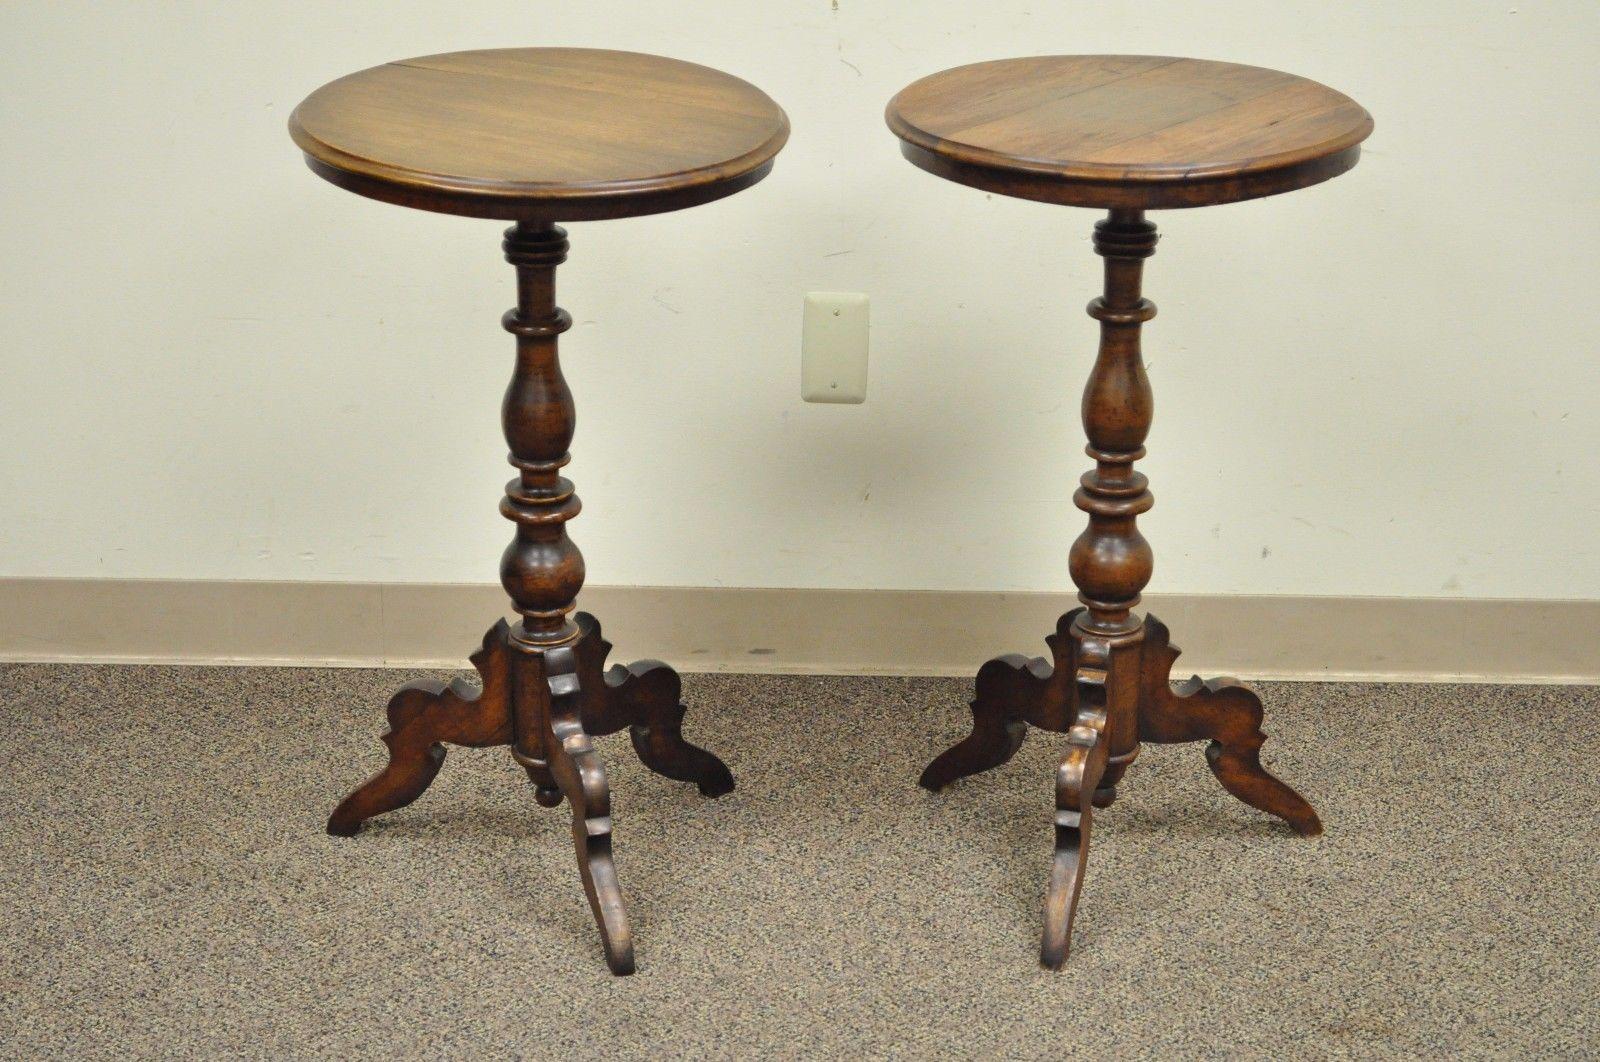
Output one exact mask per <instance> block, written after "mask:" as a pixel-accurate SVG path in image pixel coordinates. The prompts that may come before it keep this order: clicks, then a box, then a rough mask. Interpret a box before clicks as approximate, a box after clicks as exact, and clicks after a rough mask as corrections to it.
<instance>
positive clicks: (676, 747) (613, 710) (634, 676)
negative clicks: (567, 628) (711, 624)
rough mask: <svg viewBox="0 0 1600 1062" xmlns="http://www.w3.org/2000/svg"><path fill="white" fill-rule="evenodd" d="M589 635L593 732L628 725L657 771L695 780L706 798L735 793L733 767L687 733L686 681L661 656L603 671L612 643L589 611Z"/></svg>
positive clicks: (587, 712)
mask: <svg viewBox="0 0 1600 1062" xmlns="http://www.w3.org/2000/svg"><path fill="white" fill-rule="evenodd" d="M577 622H578V626H579V627H580V628H582V629H583V631H584V636H583V641H582V644H581V646H580V647H579V650H578V651H579V654H580V660H579V672H580V676H581V680H582V682H583V683H584V685H585V687H586V688H585V690H584V694H583V701H584V706H583V725H584V728H585V729H586V730H588V731H589V733H590V734H592V735H594V736H597V737H598V736H601V735H605V734H614V733H616V732H617V731H618V730H621V729H623V728H624V727H626V728H628V736H629V737H630V738H632V739H633V748H634V751H635V752H637V753H638V754H639V759H640V760H642V761H644V765H645V766H646V767H648V768H650V769H651V770H652V771H654V772H656V773H657V774H659V775H663V776H664V777H667V778H671V779H673V780H675V781H679V782H693V783H694V784H695V785H696V787H698V788H699V790H700V792H701V794H702V795H704V796H708V797H720V796H724V795H726V794H728V793H731V792H733V773H732V772H731V771H729V770H728V765H727V764H725V763H723V762H722V761H721V760H720V759H718V758H717V757H716V756H714V755H713V754H712V753H710V752H707V751H706V750H705V749H703V748H701V747H700V746H698V745H692V744H690V743H689V742H688V741H687V740H685V739H684V736H683V717H684V714H685V713H686V712H687V711H688V709H687V708H686V707H685V706H684V704H683V701H682V697H683V680H682V679H681V678H679V677H678V673H677V672H676V671H674V670H673V669H672V668H671V667H669V666H668V665H666V664H664V663H662V662H661V661H659V660H639V661H636V662H635V663H632V664H629V665H627V666H626V667H624V666H622V665H621V664H615V665H613V666H612V667H611V668H610V669H609V670H606V671H605V672H604V674H602V670H601V669H602V668H604V667H605V659H606V657H607V656H608V655H609V654H610V652H611V643H610V642H608V641H606V640H605V639H604V638H603V637H601V634H600V621H599V620H597V619H595V618H594V617H593V616H591V615H589V614H588V613H587V612H580V613H578V616H577Z"/></svg>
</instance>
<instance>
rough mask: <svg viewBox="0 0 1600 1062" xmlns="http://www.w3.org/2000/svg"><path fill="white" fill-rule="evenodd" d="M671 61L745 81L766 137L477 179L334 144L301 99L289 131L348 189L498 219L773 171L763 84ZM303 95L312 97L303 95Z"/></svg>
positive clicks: (654, 208) (692, 191) (315, 167)
mask: <svg viewBox="0 0 1600 1062" xmlns="http://www.w3.org/2000/svg"><path fill="white" fill-rule="evenodd" d="M477 50H480V51H514V50H519V49H509V48H507V49H477ZM583 50H586V51H596V52H611V53H613V54H618V55H638V56H645V57H647V58H672V57H670V56H656V55H653V54H651V53H647V52H630V51H625V50H622V49H610V48H593V49H583ZM442 54H454V53H442ZM427 58H433V56H418V57H412V58H407V59H398V60H393V61H391V62H389V63H384V64H380V65H381V66H406V65H414V64H415V63H416V61H417V60H418V59H427ZM673 61H674V62H678V63H684V64H685V65H689V66H698V67H701V68H702V69H704V70H708V71H711V72H712V73H714V74H717V75H719V76H722V77H727V78H732V79H734V80H736V81H740V82H742V83H743V84H745V85H747V86H749V88H750V89H751V90H753V91H754V92H756V93H758V94H759V95H760V96H761V97H762V98H764V99H765V100H766V101H767V102H768V103H770V104H771V105H772V109H773V112H774V114H775V116H776V118H777V125H776V128H775V129H774V131H773V134H772V136H770V137H769V138H768V139H767V140H765V141H764V142H762V143H761V144H759V145H757V146H756V147H754V148H752V149H751V150H750V151H747V152H745V153H744V154H743V155H738V156H735V157H733V158H731V159H725V160H722V161H719V162H716V163H713V164H710V165H707V166H702V167H697V168H694V169H687V170H680V171H676V172H673V173H665V174H658V175H655V176H652V177H646V178H632V179H625V180H597V181H568V182H540V181H503V180H492V179H476V178H470V177H461V176H455V175H449V174H440V173H432V172H429V171H425V170H418V169H412V168H408V167H404V166H399V165H396V164H393V163H385V162H380V161H378V160H376V159H368V158H364V157H362V156H360V155H356V154H352V153H351V152H348V151H344V150H342V149H340V148H338V147H335V146H334V145H332V144H329V143H327V142H326V141H323V140H321V139H319V138H317V137H316V136H315V135H313V134H312V133H311V132H310V131H309V130H308V129H306V127H305V126H304V125H303V124H302V122H301V119H300V110H301V106H303V104H304V102H305V101H302V102H301V104H297V105H296V106H295V109H294V110H293V111H292V112H291V113H290V115H289V121H288V128H289V136H290V138H291V139H292V140H293V141H294V143H295V145H296V146H297V147H299V148H300V150H301V151H302V152H303V153H304V155H305V157H306V163H307V165H308V166H309V167H310V168H311V170H312V172H314V173H316V174H317V175H318V176H320V177H323V178H324V179H326V180H328V181H329V182H331V183H333V184H336V185H338V186H339V187H342V188H345V189H347V190H348V191H352V192H356V193H357V194H360V195H364V196H368V197H369V198H373V199H379V200H383V201H385V202H392V203H397V204H399V205H402V206H411V207H415V208H417V209H422V210H431V211H436V212H440V213H449V214H460V215H467V216H472V217H485V218H502V219H515V218H523V217H528V218H534V217H546V218H551V219H554V220H570V221H584V220H592V219H595V218H600V217H618V216H632V215H635V214H648V213H655V212H658V211H664V210H673V209H677V207H676V206H674V205H671V204H672V203H673V202H674V201H675V200H676V198H677V197H680V196H681V197H682V198H683V200H684V201H683V203H682V204H681V205H682V206H685V207H687V206H693V205H697V204H699V203H704V202H709V201H712V200H715V199H719V198H722V197H723V196H724V195H731V194H732V193H734V192H737V191H739V190H741V189H743V188H747V187H749V186H750V185H752V184H755V183H756V182H757V181H759V180H761V179H762V178H763V177H765V176H766V175H767V173H768V172H770V171H771V168H772V162H773V160H774V159H775V158H776V157H777V155H778V153H779V152H780V151H782V150H783V148H784V146H785V145H786V144H787V143H788V142H789V135H790V123H789V115H788V113H787V112H786V111H785V110H784V109H783V107H782V106H780V105H779V104H778V102H777V101H776V100H774V99H772V97H771V96H769V95H767V93H766V92H764V91H763V90H762V89H761V88H759V87H758V86H756V85H754V84H752V83H750V82H748V81H744V79H743V78H738V77H737V76H736V75H733V74H729V73H727V72H726V71H722V70H718V69H716V68H715V67H708V66H705V65H704V64H701V63H691V62H689V61H688V60H684V59H674V60H673ZM369 69H375V68H369ZM361 72H362V71H353V72H352V73H351V74H347V75H344V77H351V76H354V75H355V74H358V73H361ZM342 79H343V78H335V79H334V81H331V82H328V83H327V84H329V85H331V84H334V83H336V82H338V81H340V80H342ZM326 87H327V86H326V85H324V86H320V87H319V88H318V89H317V90H315V91H313V93H312V94H311V95H315V93H316V91H321V88H326ZM309 98H310V96H308V97H307V99H309ZM635 199H637V200H639V203H638V205H639V207H640V209H638V210H630V209H629V206H628V203H629V201H631V200H635Z"/></svg>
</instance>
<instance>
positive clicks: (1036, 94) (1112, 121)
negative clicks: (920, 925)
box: [888, 56, 1372, 968]
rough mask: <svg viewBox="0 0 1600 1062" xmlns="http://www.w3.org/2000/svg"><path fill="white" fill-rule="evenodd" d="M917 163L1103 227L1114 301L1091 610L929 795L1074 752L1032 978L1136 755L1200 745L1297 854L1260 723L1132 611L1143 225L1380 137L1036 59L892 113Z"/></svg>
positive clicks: (1304, 814)
mask: <svg viewBox="0 0 1600 1062" xmlns="http://www.w3.org/2000/svg"><path fill="white" fill-rule="evenodd" d="M888 121H889V126H890V128H891V129H892V130H893V131H894V132H895V133H896V134H897V135H898V136H900V137H901V138H902V147H903V148H904V151H905V154H906V157H907V158H909V159H910V160H911V161H912V162H914V163H915V164H917V165H918V166H920V167H922V168H923V169H926V170H929V171H930V172H933V173H935V174H938V175H939V176H942V177H947V178H949V179H951V180H955V181H958V182H960V183H963V184H969V185H973V186H976V187H979V188H984V189H987V190H989V191H994V192H999V193H1001V194H1005V195H1014V196H1019V197H1022V198H1028V199H1038V200H1043V201H1046V202H1053V203H1064V204H1071V205H1080V206H1094V207H1100V208H1103V209H1106V210H1107V211H1108V215H1107V217H1106V218H1105V219H1104V220H1102V221H1100V222H1098V223H1097V224H1096V225H1095V229H1094V248H1095V251H1096V252H1097V253H1098V254H1099V255H1100V256H1101V257H1102V258H1103V259H1104V260H1105V293H1104V294H1103V295H1102V296H1101V297H1099V298H1097V299H1095V300H1093V301H1092V302H1090V303H1089V315H1090V316H1091V317H1093V318H1095V319H1096V320H1098V321H1099V322H1100V350H1099V355H1098V357H1097V358H1096V360H1095V365H1094V368H1093V370H1092V371H1091V372H1090V374H1089V381H1088V384H1087V386H1086V387H1085V389H1084V394H1083V407H1082V412H1083V426H1084V432H1085V434H1086V435H1087V436H1088V440H1089V445H1088V448H1087V452H1088V455H1089V457H1090V458H1091V459H1092V460H1093V461H1094V468H1093V469H1091V470H1090V471H1089V472H1087V473H1085V474H1084V476H1083V478H1082V481H1081V485H1080V487H1079V489H1078V491H1077V493H1076V495H1075V496H1074V500H1075V501H1076V503H1077V505H1078V507H1079V508H1080V509H1082V510H1084V512H1085V513H1086V514H1087V515H1088V527H1087V528H1086V529H1085V530H1084V531H1083V533H1082V534H1081V535H1079V536H1078V539H1077V541H1076V542H1074V543H1073V545H1072V549H1071V552H1070V554H1069V556H1068V568H1069V571H1070V572H1071V574H1072V579H1073V582H1074V583H1075V584H1076V585H1077V587H1078V591H1079V593H1078V598H1079V600H1080V601H1081V602H1082V603H1083V607H1082V608H1078V609H1074V610H1072V611H1070V612H1068V613H1067V614H1066V615H1064V616H1062V617H1061V619H1060V620H1059V621H1058V623H1057V626H1056V632H1055V634H1054V635H1053V636H1051V637H1050V638H1048V639H1046V641H1047V643H1048V644H1049V646H1050V650H1051V659H1050V660H1045V659H1041V658H1032V659H1030V658H1028V657H1024V656H1017V655H1010V656H1002V657H998V658H996V659H994V660H991V661H989V662H988V663H987V664H985V665H984V666H983V668H982V669H981V670H979V672H978V678H977V684H976V695H975V697H974V699H973V701H972V715H973V724H972V732H971V733H970V734H969V735H968V736H967V738H966V739H965V740H963V741H961V742H960V743H959V744H957V745H955V746H954V747H952V748H951V749H949V750H948V751H946V752H945V753H943V754H942V755H940V756H939V757H937V758H936V759H935V760H934V761H933V762H932V763H930V764H929V765H928V767H927V769H926V770H925V771H924V772H923V774H922V779H921V784H922V785H923V786H924V787H926V788H928V789H930V790H939V789H942V788H943V787H944V786H947V785H949V784H950V783H951V782H953V781H955V780H957V779H959V778H965V777H967V776H969V775H972V774H977V773H979V772H981V771H986V770H989V769H991V768H994V767H998V766H1000V765H1001V764H1003V763H1005V762H1006V761H1007V760H1009V759H1010V758H1011V757H1012V756H1014V755H1015V754H1016V752H1017V749H1018V748H1020V747H1021V745H1022V742H1023V739H1024V738H1025V737H1026V735H1027V728H1028V726H1029V725H1030V724H1031V725H1033V726H1036V727H1038V728H1040V729H1043V730H1049V731H1054V732H1057V733H1064V734H1066V735H1067V741H1066V751H1065V754H1064V755H1063V757H1062V760H1061V766H1060V768H1059V769H1058V771H1057V773H1056V817H1055V857H1054V861H1053V864H1052V868H1051V873H1050V879H1049V886H1048V890H1047V893H1046V901H1045V916H1044V939H1043V943H1042V945H1041V948H1040V958H1041V961H1042V962H1043V963H1044V965H1046V966H1048V967H1052V968H1053V967H1059V966H1060V965H1061V964H1062V963H1063V962H1065V960H1066V958H1067V954H1068V948H1069V944H1070V941H1071V935H1072V924H1073V919H1074V916H1075V913H1076V910H1077V904H1078V896H1079V894H1080V891H1081V889H1082V886H1083V872H1084V868H1085V865H1086V861H1087V858H1088V852H1089V833H1090V828H1091V826H1092V823H1093V816H1094V809H1095V808H1105V807H1109V806H1110V805H1111V803H1112V802H1113V801H1114V800H1115V799H1116V795H1117V789H1116V787H1117V783H1118V782H1119V781H1120V780H1121V778H1122V776H1123V774H1124V773H1125V772H1126V771H1127V769H1128V766H1129V765H1130V764H1132V762H1133V761H1134V759H1135V758H1136V757H1137V756H1138V754H1139V747H1140V743H1141V742H1142V741H1149V742H1156V743H1168V742H1183V741H1200V740H1205V741H1208V742H1209V744H1208V746H1207V749H1206V758H1207V760H1208V762H1209V763H1210V765H1211V770H1212V772H1213V773H1214V774H1215V775H1216V777H1217V779H1218V781H1220V782H1221V783H1222V785H1223V787H1224V788H1226V789H1227V791H1228V792H1230V793H1232V794H1233V795H1234V796H1236V797H1238V798H1239V799H1240V800H1243V801H1245V802H1246V803H1248V804H1250V805H1251V806H1253V807H1256V808H1259V809H1260V810H1262V811H1265V812H1267V813H1268V814H1271V815H1276V816H1278V817H1279V818H1281V819H1283V820H1284V821H1285V822H1287V823H1288V824H1289V825H1290V826H1291V827H1293V828H1294V829H1295V830H1296V831H1298V832H1299V833H1301V834H1304V835H1307V836H1311V835H1315V834H1317V833H1320V832H1321V831H1322V823H1321V822H1320V820H1319V819H1318V818H1317V813H1316V812H1315V811H1314V810H1312V808H1311V805H1310V804H1308V803H1306V801H1305V800H1304V799H1303V798H1302V797H1301V796H1300V795H1299V794H1298V793H1296V792H1295V791H1294V790H1293V789H1290V788H1289V787H1288V786H1287V785H1285V784H1284V783H1283V782H1281V781H1279V780H1278V779H1277V778H1275V777H1273V776H1272V775H1271V774H1269V773H1268V772H1267V771H1266V769H1265V768H1264V767H1263V766H1262V764H1261V758H1260V750H1261V745H1262V742H1263V741H1265V740H1266V738H1265V735H1264V734H1263V733H1262V731H1261V719H1262V709H1261V701H1260V699H1259V698H1257V697H1256V695H1255V694H1254V693H1252V692H1251V691H1250V690H1248V689H1246V688H1245V687H1244V686H1242V685H1240V684H1239V683H1238V682H1236V681H1235V680H1233V679H1227V678H1224V679H1212V680H1210V681H1205V680H1202V679H1200V678H1199V677H1195V678H1192V679H1190V680H1189V681H1188V682H1186V683H1184V684H1183V685H1182V686H1181V687H1179V688H1178V689H1177V690H1174V689H1173V687H1172V686H1171V684H1170V672H1171V669H1172V665H1173V662H1174V661H1175V660H1176V659H1177V656H1178V651H1177V649H1176V648H1175V647H1173V646H1172V645H1171V643H1170V641H1169V638H1168V634H1167V628H1166V627H1165V626H1164V625H1162V624H1161V623H1160V621H1158V620H1156V619H1155V618H1154V617H1141V616H1140V615H1139V614H1138V613H1137V612H1135V611H1134V610H1135V609H1136V608H1137V606H1138V604H1139V595H1140V593H1141V591H1143V589H1144V587H1145V585H1146V584H1147V583H1148V582H1149V581H1150V577H1151V574H1152V572H1153V571H1154V555H1153V553H1152V551H1151V548H1150V545H1149V543H1148V542H1146V541H1145V538H1144V536H1143V535H1142V534H1141V533H1140V532H1139V528H1138V517H1139V515H1140V514H1141V513H1144V512H1147V511H1148V510H1149V509H1150V507H1151V505H1152V504H1153V503H1154V499H1153V497H1152V496H1151V494H1150V490H1149V486H1148V482H1147V481H1146V479H1145V477H1144V476H1143V475H1142V474H1141V473H1139V472H1135V471H1134V469H1133V465H1134V462H1136V461H1137V460H1139V459H1140V458H1141V457H1143V456H1144V453H1145V450H1144V441H1145V437H1146V436H1147V435H1148V434H1149V431H1150V425H1151V420H1152V417H1153V413H1154V405H1153V400H1152V395H1151V389H1150V382H1149V380H1148V378H1147V377H1146V375H1145V369H1144V362H1143V355H1142V353H1141V350H1140V336H1141V332H1142V328H1143V325H1144V322H1146V321H1148V320H1150V319H1151V318H1153V317H1154V316H1155V312H1156V308H1155V305H1154V304H1153V303H1151V302H1150V300H1148V299H1146V298H1144V296H1143V294H1142V292H1141V281H1142V276H1143V271H1144V260H1145V259H1146V258H1148V257H1150V256H1151V255H1152V254H1153V253H1154V252H1155V248H1156V227H1155V225H1154V224H1152V223H1151V222H1150V221H1149V220H1148V219H1147V218H1146V217H1145V211H1146V210H1147V209H1155V208H1158V207H1185V206H1201V205H1206V204H1210V203H1225V202H1232V201H1234V200H1239V199H1249V198H1254V197H1257V196H1262V195H1270V194H1273V193H1275V192H1280V191H1287V190H1289V189H1291V188H1299V187H1303V186H1305V185H1307V184H1313V183H1316V182H1317V181H1321V180H1326V179H1327V178H1328V177H1331V176H1334V175H1336V174H1338V173H1341V172H1343V171H1344V170H1346V169H1349V168H1350V166H1352V165H1354V164H1355V161H1356V158H1357V156H1358V153H1359V150H1360V148H1359V144H1360V142H1361V141H1362V140H1363V139H1365V137H1366V136H1367V134H1368V133H1369V132H1370V131H1371V129H1372V119H1371V118H1370V117H1369V116H1368V115H1367V113H1366V111H1364V110H1362V109H1361V107H1360V106H1358V105H1357V104H1355V103H1354V102H1353V101H1351V100H1350V99H1349V98H1348V97H1346V96H1343V95H1341V94H1339V93H1337V92H1334V91H1333V90H1332V89H1328V88H1325V87H1324V86H1321V85H1318V84H1316V83H1315V82H1310V81H1306V80H1305V79H1303V78H1297V77H1294V76H1292V75H1289V74H1281V73H1278V72H1277V71H1271V70H1262V69H1260V68H1257V67H1241V66H1234V65H1232V64H1226V63H1207V62H1200V61H1197V60H1184V59H1170V58H1166V57H1160V56H1046V57H1041V58H1036V59H1019V60H1004V61H1000V62H995V63H980V64H977V65H975V66H969V67H961V68H959V69H957V70H952V71H946V72H944V73H942V74H935V75H933V76H932V77H928V78H924V79H923V80H922V81H919V82H917V83H916V84H914V85H912V86H910V87H909V88H907V89H906V90H905V91H903V92H902V93H900V95H898V96H896V97H895V99H894V100H893V101H892V102H891V103H890V104H889V110H888Z"/></svg>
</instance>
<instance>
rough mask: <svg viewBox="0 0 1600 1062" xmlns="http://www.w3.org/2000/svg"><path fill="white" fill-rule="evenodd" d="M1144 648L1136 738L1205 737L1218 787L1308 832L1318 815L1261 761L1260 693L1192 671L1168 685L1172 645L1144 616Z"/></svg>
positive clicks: (1314, 829)
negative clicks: (1182, 680)
mask: <svg viewBox="0 0 1600 1062" xmlns="http://www.w3.org/2000/svg"><path fill="white" fill-rule="evenodd" d="M1145 627H1146V634H1145V650H1144V666H1143V672H1142V680H1141V684H1140V699H1139V737H1140V739H1141V740H1143V741H1151V742H1156V743H1158V744H1172V743H1176V742H1183V741H1204V740H1209V742H1210V744H1208V745H1207V746H1206V762H1207V763H1209V764H1210V765H1211V773H1212V774H1214V775H1216V776H1217V781H1219V782H1221V783H1222V787H1223V788H1224V789H1226V790H1227V791H1228V792H1230V793H1232V794H1233V795H1234V796H1236V797H1238V798H1239V799H1240V800H1242V801H1244V802H1245V803H1246V804H1249V805H1250V806H1251V807H1253V808H1259V809H1260V810H1262V811H1265V812H1266V813H1267V814H1269V815H1276V816H1277V817H1278V818H1280V819H1283V820H1284V821H1285V822H1287V823H1288V824H1289V825H1290V826H1292V827H1294V829H1295V830H1296V832H1298V833H1301V834H1303V835H1305V836H1307V837H1314V836H1316V835H1317V834H1319V833H1321V832H1322V821H1321V820H1320V819H1319V818H1318V817H1317V813H1316V811H1315V810H1314V809H1313V808H1312V807H1311V805H1310V804H1309V803H1307V802H1306V800H1305V798H1304V797H1302V796H1301V795H1300V794H1299V793H1296V792H1295V791H1294V790H1293V789H1291V788H1289V787H1288V786H1287V785H1285V784H1284V783H1283V782H1281V781H1279V780H1278V779H1277V778H1275V777H1273V776H1272V775H1271V774H1269V773H1268V772H1267V769H1266V768H1265V767H1263V766H1262V765H1261V745H1262V742H1264V741H1266V739H1267V738H1266V735H1265V734H1264V733H1263V732H1262V730H1261V720H1262V715H1263V712H1262V707H1261V698H1260V697H1258V696H1256V694H1255V693H1254V691H1252V690H1251V689H1250V688H1249V687H1247V686H1244V685H1242V684H1241V683H1239V682H1238V681H1236V680H1234V679H1231V678H1216V679H1210V680H1203V679H1201V678H1200V677H1199V676H1198V675H1196V676H1194V677H1193V678H1190V679H1189V680H1188V681H1187V682H1185V683H1183V684H1182V685H1181V686H1180V687H1179V688H1178V689H1176V690H1174V689H1173V688H1172V686H1171V685H1170V683H1169V681H1168V676H1169V674H1170V672H1171V670H1172V665H1173V663H1174V662H1175V661H1176V660H1177V659H1178V654H1179V650H1178V648H1177V647H1176V646H1174V645H1172V644H1171V635H1170V633H1169V632H1168V630H1167V627H1166V625H1165V624H1163V623H1162V622H1161V621H1160V620H1158V619H1156V618H1155V617H1154V616H1151V617H1148V618H1147V619H1146V620H1145Z"/></svg>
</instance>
